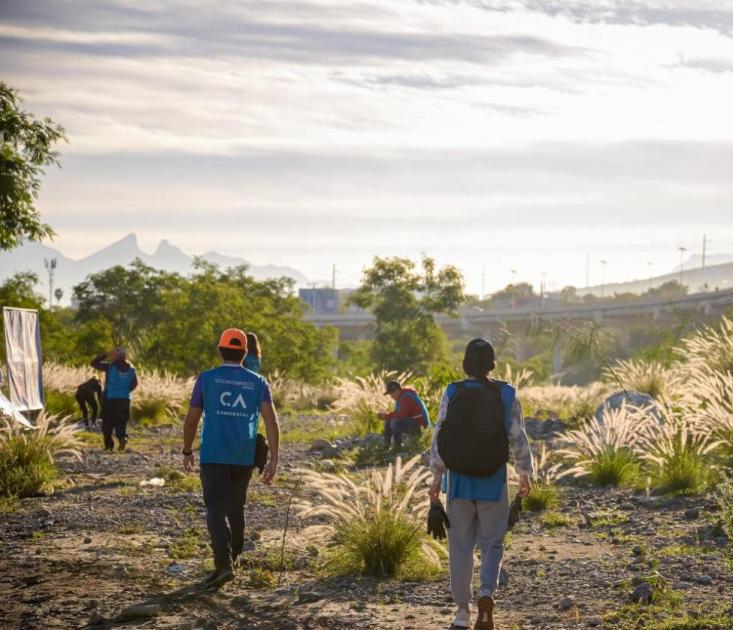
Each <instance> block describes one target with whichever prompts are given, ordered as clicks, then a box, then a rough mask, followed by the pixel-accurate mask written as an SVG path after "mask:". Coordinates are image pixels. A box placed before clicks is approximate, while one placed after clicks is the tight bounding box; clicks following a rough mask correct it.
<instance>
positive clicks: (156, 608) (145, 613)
mask: <svg viewBox="0 0 733 630" xmlns="http://www.w3.org/2000/svg"><path fill="white" fill-rule="evenodd" d="M160 612H161V607H160V604H135V605H134V606H129V607H128V608H125V610H123V611H122V612H121V613H120V614H119V616H118V619H152V618H153V617H157V616H158V615H160Z"/></svg>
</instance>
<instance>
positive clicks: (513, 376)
mask: <svg viewBox="0 0 733 630" xmlns="http://www.w3.org/2000/svg"><path fill="white" fill-rule="evenodd" d="M491 377H492V378H495V379H496V380H499V381H505V382H507V383H509V384H510V385H512V386H513V387H514V388H516V389H517V391H519V390H520V389H524V388H525V387H529V386H530V385H532V384H533V383H534V377H535V375H534V372H533V371H532V370H528V369H526V368H522V369H521V370H517V371H514V370H512V366H511V365H510V364H509V363H499V364H498V366H497V368H496V370H495V371H494V372H492V374H491Z"/></svg>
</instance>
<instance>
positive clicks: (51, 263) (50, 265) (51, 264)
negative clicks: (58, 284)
mask: <svg viewBox="0 0 733 630" xmlns="http://www.w3.org/2000/svg"><path fill="white" fill-rule="evenodd" d="M43 266H44V267H45V268H46V272H47V273H48V308H49V310H50V309H52V308H53V277H54V274H55V273H56V259H55V258H51V259H50V260H49V259H48V258H44V259H43Z"/></svg>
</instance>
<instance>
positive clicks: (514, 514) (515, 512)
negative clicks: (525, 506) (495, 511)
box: [507, 495, 522, 529]
mask: <svg viewBox="0 0 733 630" xmlns="http://www.w3.org/2000/svg"><path fill="white" fill-rule="evenodd" d="M521 511H522V497H520V496H519V495H517V496H516V497H514V501H512V502H511V505H509V525H508V527H507V529H511V528H512V527H514V526H515V525H516V524H517V522H518V521H519V513H520V512H521Z"/></svg>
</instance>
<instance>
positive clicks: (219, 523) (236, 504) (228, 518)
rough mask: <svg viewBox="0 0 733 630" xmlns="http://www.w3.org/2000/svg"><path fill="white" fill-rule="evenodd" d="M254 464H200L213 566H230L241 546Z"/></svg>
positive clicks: (240, 551)
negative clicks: (245, 507) (248, 488)
mask: <svg viewBox="0 0 733 630" xmlns="http://www.w3.org/2000/svg"><path fill="white" fill-rule="evenodd" d="M253 470H254V466H236V465H234V464H201V487H202V488H203V491H204V504H205V505H206V526H207V527H208V528H209V538H211V549H212V551H213V552H214V565H215V566H216V568H217V570H219V569H225V568H228V567H231V565H232V559H233V558H236V557H237V556H238V555H239V554H240V553H242V547H243V546H244V504H245V503H246V502H247V487H248V486H249V480H250V479H251V478H252V471H253Z"/></svg>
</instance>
